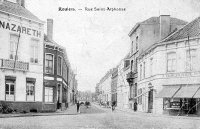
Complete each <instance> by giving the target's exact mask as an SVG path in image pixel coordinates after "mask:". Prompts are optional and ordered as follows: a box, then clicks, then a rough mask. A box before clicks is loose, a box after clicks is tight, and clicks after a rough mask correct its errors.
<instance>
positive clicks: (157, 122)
mask: <svg viewBox="0 0 200 129" xmlns="http://www.w3.org/2000/svg"><path fill="white" fill-rule="evenodd" d="M80 110H81V113H80V114H78V113H77V112H76V106H71V107H70V108H69V109H68V110H66V111H64V112H57V113H54V115H52V113H49V114H46V115H43V116H42V115H40V116H39V115H38V116H30V117H9V118H0V129H200V119H195V118H188V119H185V118H184V117H183V118H182V117H165V116H154V115H149V114H148V115H144V114H139V113H130V112H125V111H120V110H115V111H114V112H112V111H111V110H110V108H103V107H100V106H99V105H95V104H93V105H92V106H91V107H89V108H86V107H85V106H81V108H80ZM56 114H57V115H56Z"/></svg>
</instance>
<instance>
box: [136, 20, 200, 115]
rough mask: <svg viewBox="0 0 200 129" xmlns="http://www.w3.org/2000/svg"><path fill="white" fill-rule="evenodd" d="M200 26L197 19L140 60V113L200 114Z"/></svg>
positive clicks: (151, 48)
mask: <svg viewBox="0 0 200 129" xmlns="http://www.w3.org/2000/svg"><path fill="white" fill-rule="evenodd" d="M199 24H200V18H197V19H195V20H194V21H192V22H191V23H189V24H187V25H185V26H184V27H183V28H181V29H178V30H177V31H175V32H174V33H172V34H171V35H169V36H168V37H166V38H165V39H164V40H162V41H160V42H157V43H155V44H154V45H152V46H151V47H150V48H149V49H148V50H147V51H146V52H144V53H143V54H142V55H141V56H140V57H139V65H138V70H139V81H138V92H139V91H140V92H139V93H140V97H139V105H138V110H139V111H143V112H153V113H158V114H165V113H168V114H176V115H182V114H199V112H200V106H199V103H200V101H199V100H200V99H199V98H200V91H199V89H200V85H199V84H200V81H199V80H200V74H199V71H200V67H199V65H198V64H199V60H200V59H199V58H200V57H199V54H200V53H199V49H200V45H199V43H200V42H199V32H200V29H199ZM144 62H145V64H146V67H142V65H144ZM144 70H145V72H142V71H144Z"/></svg>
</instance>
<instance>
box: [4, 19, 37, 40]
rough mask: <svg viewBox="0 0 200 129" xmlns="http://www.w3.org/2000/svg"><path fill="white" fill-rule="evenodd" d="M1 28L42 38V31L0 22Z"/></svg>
mask: <svg viewBox="0 0 200 129" xmlns="http://www.w3.org/2000/svg"><path fill="white" fill-rule="evenodd" d="M0 28H1V29H6V30H10V31H13V32H18V33H22V34H26V35H30V36H35V37H38V38H40V37H41V31H38V30H35V29H33V28H29V27H25V26H21V25H16V24H14V23H9V22H5V21H1V20H0Z"/></svg>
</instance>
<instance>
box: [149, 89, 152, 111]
mask: <svg viewBox="0 0 200 129" xmlns="http://www.w3.org/2000/svg"><path fill="white" fill-rule="evenodd" d="M152 111H153V89H151V90H150V91H149V94H148V112H149V113H152Z"/></svg>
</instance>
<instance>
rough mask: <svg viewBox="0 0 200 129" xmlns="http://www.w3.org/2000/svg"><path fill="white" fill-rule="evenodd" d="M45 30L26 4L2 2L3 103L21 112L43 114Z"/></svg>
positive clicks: (0, 72) (0, 83)
mask: <svg viewBox="0 0 200 129" xmlns="http://www.w3.org/2000/svg"><path fill="white" fill-rule="evenodd" d="M43 30H44V22H43V21H41V20H40V19H38V18H37V17H36V16H35V15H33V14H32V13H31V12H29V11H28V10H27V9H26V8H25V1H23V0H22V1H19V0H17V1H15V0H12V1H9V0H7V1H4V0H3V1H1V4H0V34H1V35H0V42H1V45H0V57H1V59H0V101H1V103H5V104H8V105H9V106H10V107H12V108H13V109H14V110H17V111H19V112H30V111H33V110H34V111H41V110H42V102H43V79H42V78H43V35H44V32H43Z"/></svg>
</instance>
